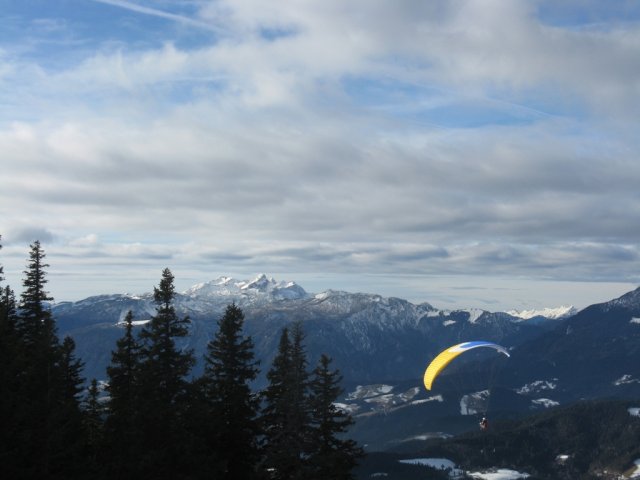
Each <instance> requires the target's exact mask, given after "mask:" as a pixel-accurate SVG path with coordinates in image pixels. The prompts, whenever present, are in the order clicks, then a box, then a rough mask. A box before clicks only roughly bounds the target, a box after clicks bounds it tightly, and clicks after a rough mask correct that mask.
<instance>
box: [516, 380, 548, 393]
mask: <svg viewBox="0 0 640 480" xmlns="http://www.w3.org/2000/svg"><path fill="white" fill-rule="evenodd" d="M557 382H558V379H557V378H552V379H551V380H536V381H535V382H531V383H528V384H526V385H524V386H523V387H520V388H519V389H517V390H516V393H518V394H519V395H528V394H530V393H539V392H542V391H544V390H555V389H556V387H557V386H558V383H557Z"/></svg>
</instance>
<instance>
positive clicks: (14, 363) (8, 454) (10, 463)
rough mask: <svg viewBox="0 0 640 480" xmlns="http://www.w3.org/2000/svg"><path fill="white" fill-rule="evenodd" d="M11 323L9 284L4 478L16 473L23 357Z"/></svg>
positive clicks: (2, 346)
mask: <svg viewBox="0 0 640 480" xmlns="http://www.w3.org/2000/svg"><path fill="white" fill-rule="evenodd" d="M0 238H1V237H0ZM1 248H2V245H0V249H1ZM2 274H3V269H2V265H0V282H2V281H3V280H4V278H3V276H2ZM15 322H16V301H15V296H14V294H13V291H12V290H11V288H10V287H9V286H6V287H4V288H2V287H1V286H0V386H1V387H2V394H1V395H0V425H1V427H0V465H2V469H1V470H0V471H3V472H5V475H6V476H7V477H16V476H17V475H18V473H19V470H18V469H17V465H16V460H17V459H18V458H19V456H20V455H19V449H20V443H19V438H20V434H19V431H18V429H19V422H18V418H19V417H18V416H17V415H16V412H18V411H19V409H20V408H21V406H22V402H21V399H20V396H19V395H20V387H21V384H22V375H21V372H22V370H23V368H22V365H21V362H22V361H23V358H22V351H21V349H20V345H19V343H18V337H17V335H16V325H15Z"/></svg>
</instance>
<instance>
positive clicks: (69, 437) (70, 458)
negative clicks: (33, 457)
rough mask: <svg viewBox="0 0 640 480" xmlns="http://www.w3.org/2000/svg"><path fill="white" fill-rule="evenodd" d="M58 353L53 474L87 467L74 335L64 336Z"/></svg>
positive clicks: (76, 472)
mask: <svg viewBox="0 0 640 480" xmlns="http://www.w3.org/2000/svg"><path fill="white" fill-rule="evenodd" d="M58 356H59V358H58V364H57V365H56V367H57V368H56V372H55V373H56V378H55V383H54V385H53V388H54V392H53V395H54V397H55V404H54V405H53V406H52V410H51V420H50V425H51V430H50V440H49V443H50V445H49V447H48V448H49V451H50V453H51V459H50V467H49V468H50V471H51V472H52V474H57V475H61V476H70V477H72V476H75V475H79V474H80V473H81V472H82V471H83V470H84V468H85V467H86V465H85V463H86V462H84V459H83V453H84V452H83V448H84V445H85V433H86V432H85V430H84V424H83V417H82V410H81V408H80V402H81V398H80V397H81V393H82V391H83V390H84V387H83V383H84V378H83V377H82V368H83V363H82V361H81V360H79V359H78V358H76V356H75V342H74V341H73V339H72V338H71V337H65V338H64V340H63V341H62V345H61V346H60V348H59V353H58Z"/></svg>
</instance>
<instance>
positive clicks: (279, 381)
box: [263, 323, 310, 480]
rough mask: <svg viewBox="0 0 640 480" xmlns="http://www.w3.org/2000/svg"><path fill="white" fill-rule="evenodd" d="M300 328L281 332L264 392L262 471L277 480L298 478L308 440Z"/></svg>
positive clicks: (304, 467)
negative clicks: (267, 472)
mask: <svg viewBox="0 0 640 480" xmlns="http://www.w3.org/2000/svg"><path fill="white" fill-rule="evenodd" d="M303 340H304V334H303V331H302V325H301V324H300V323H295V324H293V326H292V333H291V339H290V338H289V331H288V329H287V328H285V329H283V332H282V335H281V337H280V344H279V346H278V353H277V354H276V357H275V358H274V361H273V365H272V368H271V370H270V371H269V372H268V374H267V379H268V380H269V385H268V386H267V388H266V390H265V392H264V399H265V406H264V415H263V422H264V429H265V439H264V441H265V445H264V459H263V468H264V469H266V470H268V471H269V472H270V475H271V476H272V478H275V479H277V480H280V479H282V480H284V479H287V480H288V479H301V478H304V477H305V475H306V471H307V462H306V459H307V457H308V449H309V440H310V417H309V402H308V376H309V374H308V372H307V371H306V367H307V360H306V351H305V349H304V345H303Z"/></svg>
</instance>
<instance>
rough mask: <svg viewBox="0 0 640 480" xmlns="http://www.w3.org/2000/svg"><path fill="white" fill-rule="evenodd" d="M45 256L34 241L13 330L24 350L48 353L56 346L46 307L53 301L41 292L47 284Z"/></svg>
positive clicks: (50, 319) (38, 244)
mask: <svg viewBox="0 0 640 480" xmlns="http://www.w3.org/2000/svg"><path fill="white" fill-rule="evenodd" d="M45 256H46V255H45V253H44V250H43V249H42V247H41V245H40V242H39V241H37V240H36V241H35V242H34V243H33V244H32V245H31V251H30V252H29V262H28V264H27V270H25V271H24V272H23V273H24V274H25V278H24V280H23V282H22V286H23V287H24V290H23V292H22V295H21V296H20V305H19V312H20V313H19V315H18V322H17V330H18V333H19V335H20V338H21V340H22V342H23V343H24V345H25V347H26V348H36V349H38V350H40V349H44V350H43V351H42V352H41V353H50V351H51V350H52V349H55V348H57V347H58V343H59V342H58V339H57V337H56V332H55V325H54V322H53V318H52V315H51V311H50V310H49V308H48V302H51V301H52V300H53V298H52V297H50V296H49V293H48V292H47V291H46V290H45V286H46V284H47V282H48V280H47V279H46V269H47V268H48V267H49V265H48V264H47V263H45V262H44V259H45Z"/></svg>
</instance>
